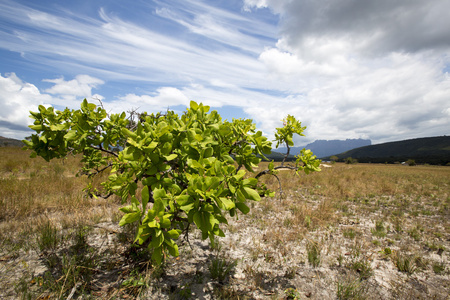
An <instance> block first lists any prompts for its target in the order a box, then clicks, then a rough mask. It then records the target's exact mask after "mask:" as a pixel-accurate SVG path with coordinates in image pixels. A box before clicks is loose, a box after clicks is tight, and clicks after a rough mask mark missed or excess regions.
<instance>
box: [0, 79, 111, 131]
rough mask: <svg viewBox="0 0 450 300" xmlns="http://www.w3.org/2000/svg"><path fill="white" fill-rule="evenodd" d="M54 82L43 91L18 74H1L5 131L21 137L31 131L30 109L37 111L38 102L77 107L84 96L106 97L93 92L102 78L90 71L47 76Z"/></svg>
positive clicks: (0, 116)
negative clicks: (70, 77)
mask: <svg viewBox="0 0 450 300" xmlns="http://www.w3.org/2000/svg"><path fill="white" fill-rule="evenodd" d="M43 81H46V82H50V83H54V85H53V86H52V87H50V88H49V89H46V90H45V91H44V93H41V91H39V89H38V88H37V87H36V86H35V85H34V84H31V83H28V82H24V81H22V80H21V79H20V78H19V77H17V75H16V74H14V73H10V74H6V75H5V76H4V77H3V76H2V75H1V74H0V107H2V109H1V110H0V131H1V132H2V135H4V136H7V137H13V138H18V139H22V138H24V137H25V136H26V135H29V134H30V133H31V131H29V129H28V128H27V126H28V125H31V124H33V120H32V119H31V118H29V115H30V113H29V112H30V111H38V106H39V105H44V106H46V107H48V106H56V107H61V106H62V107H63V108H64V107H69V108H75V109H77V108H78V107H79V105H80V102H81V100H82V99H83V98H87V99H88V100H90V101H92V99H94V98H98V99H103V97H102V96H101V95H98V94H95V95H92V93H91V90H92V88H95V87H96V86H97V85H99V84H102V83H103V82H102V81H101V80H99V79H97V78H93V77H90V76H87V75H78V76H76V78H75V79H73V80H69V81H65V80H63V79H45V80H43Z"/></svg>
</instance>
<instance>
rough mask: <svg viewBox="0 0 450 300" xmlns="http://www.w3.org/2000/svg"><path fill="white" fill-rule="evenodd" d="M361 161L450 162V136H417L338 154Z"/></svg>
mask: <svg viewBox="0 0 450 300" xmlns="http://www.w3.org/2000/svg"><path fill="white" fill-rule="evenodd" d="M336 156H337V157H338V158H339V159H340V160H343V159H345V158H347V157H352V158H356V159H357V160H358V161H359V162H373V163H384V162H387V163H395V162H402V161H406V160H408V159H413V160H415V161H416V162H417V163H429V164H439V165H446V164H448V163H450V136H439V137H428V138H417V139H411V140H404V141H396V142H389V143H383V144H377V145H372V146H365V147H360V148H357V149H353V150H349V151H346V152H343V153H340V154H337V155H336Z"/></svg>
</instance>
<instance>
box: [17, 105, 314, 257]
mask: <svg viewBox="0 0 450 300" xmlns="http://www.w3.org/2000/svg"><path fill="white" fill-rule="evenodd" d="M31 118H33V119H34V125H32V126H30V128H31V129H33V130H35V131H36V133H37V134H34V135H32V136H31V138H30V140H24V141H23V142H24V143H25V144H26V148H27V149H32V150H33V153H32V156H33V157H34V156H37V155H39V156H41V157H43V158H44V159H46V160H47V161H49V160H51V159H53V158H62V157H65V156H67V155H68V154H78V153H81V154H83V160H82V162H83V163H84V165H83V167H82V169H81V174H86V175H88V176H89V177H90V178H91V179H92V178H93V177H94V176H95V175H98V174H101V173H103V172H109V176H108V180H106V181H105V182H103V183H102V190H97V189H96V188H93V185H92V184H89V185H88V187H87V188H86V190H87V191H88V193H90V194H91V195H92V196H95V197H97V196H101V195H102V194H103V195H105V194H106V196H109V195H111V194H115V195H118V196H119V197H120V198H121V199H122V203H126V205H125V206H124V207H122V208H120V210H121V211H122V212H123V213H124V215H123V217H122V219H121V220H120V222H119V224H120V225H121V226H124V225H126V224H130V223H137V224H138V226H137V232H136V237H135V240H134V242H135V243H137V244H139V245H145V246H147V247H148V249H149V250H150V251H151V252H152V253H153V254H152V259H153V260H154V261H155V262H156V264H160V263H161V262H162V261H163V259H164V257H165V256H166V255H167V254H170V255H172V256H178V246H177V244H176V243H175V241H176V240H177V239H178V237H179V236H180V234H182V233H186V234H187V233H188V229H189V226H190V225H191V224H195V225H196V227H197V228H198V229H199V230H200V231H201V233H202V238H203V239H206V238H209V239H210V240H211V243H212V244H214V237H215V236H220V237H223V236H224V233H223V231H222V229H221V227H220V225H221V224H227V219H226V214H228V215H230V216H231V217H234V216H237V213H238V211H240V212H242V213H243V214H247V213H248V212H249V210H250V209H249V207H248V206H247V201H249V200H250V201H259V200H260V199H261V196H272V195H273V192H271V191H270V190H268V189H267V188H266V187H265V186H264V185H263V184H259V177H260V176H261V175H264V174H270V175H275V173H276V171H275V169H276V168H275V167H274V165H273V163H271V164H270V165H269V169H268V170H265V171H261V172H259V173H258V174H254V175H255V176H254V177H252V176H251V175H249V174H251V173H255V171H254V169H255V168H256V167H257V166H258V164H259V162H260V161H261V159H264V158H265V155H268V154H270V153H271V146H272V143H271V142H270V141H268V140H267V138H266V137H264V136H263V135H262V132H261V131H256V126H255V124H254V123H252V121H251V120H243V119H233V121H232V122H228V121H222V119H221V117H220V115H219V114H218V113H217V112H216V111H212V112H209V107H208V106H205V105H203V104H197V103H195V102H193V101H192V102H191V104H190V108H188V109H187V110H186V111H185V112H184V114H183V115H181V116H178V115H176V114H175V113H174V112H173V111H167V112H166V113H164V114H161V113H158V114H147V113H142V114H138V115H137V118H136V114H131V115H130V116H128V117H127V116H126V114H125V113H121V114H111V115H108V114H107V113H106V110H105V109H103V108H102V107H97V106H96V105H95V104H92V103H88V102H87V101H86V99H85V100H84V101H83V103H82V104H81V109H79V110H69V109H65V110H64V111H55V110H54V109H53V108H52V107H49V108H45V107H44V106H39V112H31ZM304 129H305V127H301V123H300V122H298V121H297V120H296V119H295V118H294V117H292V116H288V117H287V118H286V119H285V124H284V126H283V127H281V128H277V132H276V134H275V136H276V141H277V145H278V144H280V143H286V144H287V145H289V146H291V145H293V140H292V137H293V134H294V133H296V134H299V135H303V134H302V132H303V130H304ZM118 149H119V151H118ZM319 164H320V161H319V160H317V159H316V157H315V156H314V155H313V154H312V152H311V151H309V150H303V151H302V154H301V155H300V156H299V157H298V158H297V172H299V171H304V172H306V173H309V172H312V171H318V170H320V169H319ZM275 176H276V175H275ZM149 203H151V204H150V205H149Z"/></svg>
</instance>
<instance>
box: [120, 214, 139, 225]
mask: <svg viewBox="0 0 450 300" xmlns="http://www.w3.org/2000/svg"><path fill="white" fill-rule="evenodd" d="M140 218H141V213H140V212H134V213H129V214H126V215H124V216H123V217H122V219H121V220H120V222H119V226H123V225H125V224H130V223H133V222H136V221H137V220H139V219H140Z"/></svg>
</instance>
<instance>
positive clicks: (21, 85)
mask: <svg viewBox="0 0 450 300" xmlns="http://www.w3.org/2000/svg"><path fill="white" fill-rule="evenodd" d="M49 102H51V97H50V96H49V95H45V94H41V93H40V92H39V90H38V88H37V87H36V86H35V85H33V84H30V83H26V82H23V81H22V80H21V79H19V78H18V77H17V76H16V74H14V73H11V74H5V77H3V76H2V75H1V74H0V107H1V108H2V109H1V110H0V130H1V132H2V134H1V135H3V136H6V137H13V138H23V137H24V132H26V131H27V126H28V125H31V124H32V120H31V119H30V118H28V115H29V111H30V110H31V111H36V110H37V107H38V106H39V105H48V103H49Z"/></svg>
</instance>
